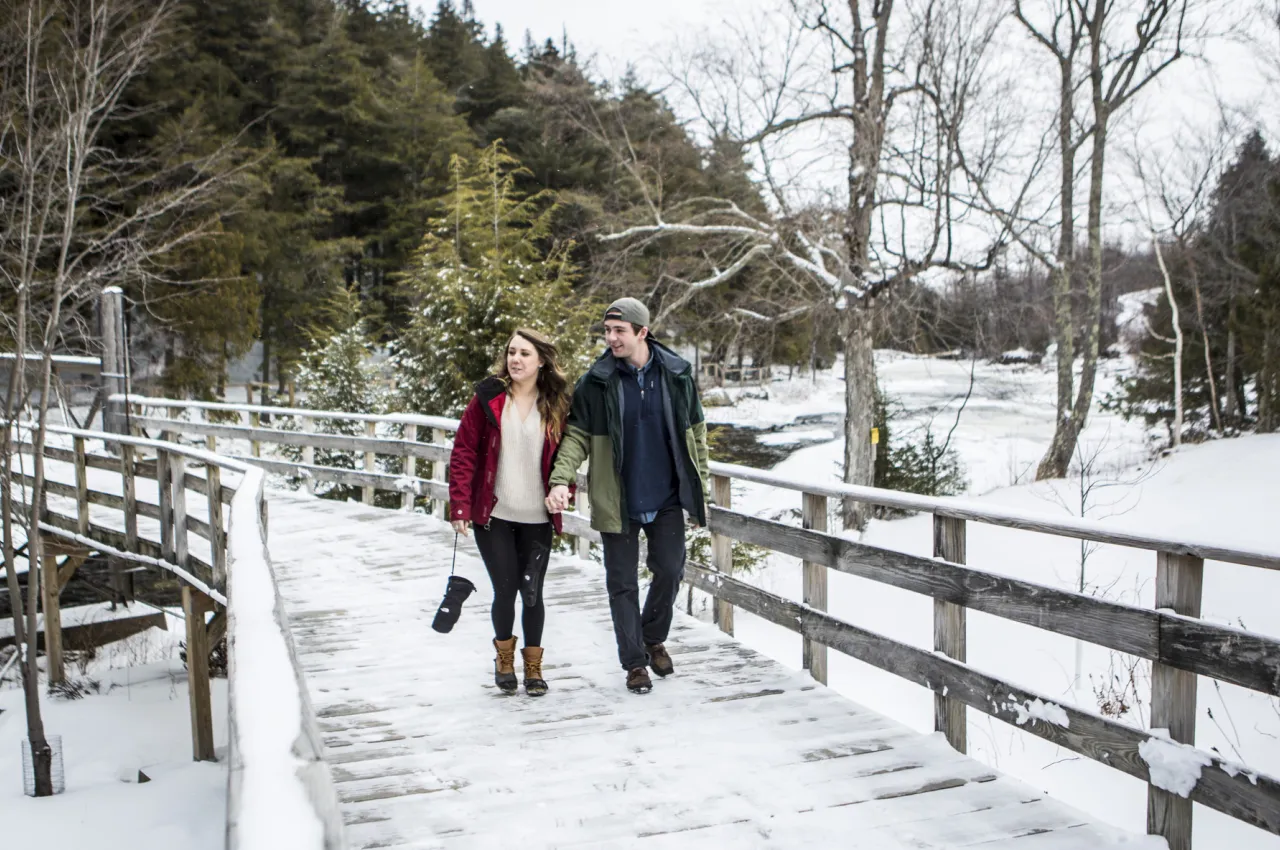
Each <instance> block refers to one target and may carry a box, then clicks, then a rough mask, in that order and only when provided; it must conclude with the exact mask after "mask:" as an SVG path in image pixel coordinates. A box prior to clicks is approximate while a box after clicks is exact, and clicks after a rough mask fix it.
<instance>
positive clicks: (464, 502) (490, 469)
mask: <svg viewBox="0 0 1280 850" xmlns="http://www.w3.org/2000/svg"><path fill="white" fill-rule="evenodd" d="M506 403H507V391H506V386H505V385H504V384H503V383H502V381H501V380H499V379H498V378H496V377H493V376H490V377H488V378H485V379H484V380H483V381H481V382H480V383H479V384H477V385H476V394H475V395H474V396H472V398H471V401H470V402H469V403H468V404H467V409H466V410H465V411H464V412H463V414H462V422H461V423H459V425H458V433H457V434H456V435H455V436H454V438H453V452H452V454H450V456H449V519H450V520H460V519H462V520H470V521H471V523H472V524H473V525H488V524H489V517H490V515H491V514H492V513H493V508H494V505H496V504H498V498H497V496H495V495H494V485H495V481H496V479H497V477H498V452H499V451H501V449H502V425H501V422H502V409H503V407H504V406H505V405H506ZM563 429H564V423H563V422H562V423H560V431H561V433H563ZM559 445H560V441H559V439H553V438H552V436H551V433H550V432H549V431H548V433H547V434H546V436H545V439H544V440H543V443H542V488H543V492H544V493H548V492H550V491H551V483H550V481H551V465H552V462H553V461H554V460H555V456H556V449H557V448H558V447H559ZM551 524H552V525H553V526H554V527H555V530H556V532H557V533H559V532H560V531H561V521H560V514H558V513H554V514H552V515H551Z"/></svg>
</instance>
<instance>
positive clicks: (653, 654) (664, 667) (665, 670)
mask: <svg viewBox="0 0 1280 850" xmlns="http://www.w3.org/2000/svg"><path fill="white" fill-rule="evenodd" d="M645 649H646V650H647V651H648V652H649V669H651V670H653V672H655V673H657V674H658V675H659V676H663V677H666V676H670V675H671V674H672V673H674V672H676V666H675V665H674V664H672V663H671V656H670V655H669V654H667V647H666V646H665V645H664V644H661V643H655V644H654V645H653V646H646V647H645Z"/></svg>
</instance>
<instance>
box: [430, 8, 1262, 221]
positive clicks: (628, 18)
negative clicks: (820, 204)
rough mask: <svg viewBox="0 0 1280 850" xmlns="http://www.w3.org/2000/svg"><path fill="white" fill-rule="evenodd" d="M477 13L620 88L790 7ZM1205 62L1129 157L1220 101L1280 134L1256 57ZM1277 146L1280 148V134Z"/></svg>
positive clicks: (1234, 12) (1153, 103)
mask: <svg viewBox="0 0 1280 850" xmlns="http://www.w3.org/2000/svg"><path fill="white" fill-rule="evenodd" d="M415 2H416V3H417V5H418V6H419V7H420V8H421V9H422V10H423V12H424V13H425V14H426V15H427V16H428V17H429V16H430V15H431V13H432V12H433V11H434V9H435V6H436V0H415ZM455 2H459V3H460V2H461V0H455ZM1209 2H1210V3H1211V5H1210V8H1212V9H1213V12H1214V14H1213V17H1212V18H1211V20H1212V21H1213V24H1214V25H1215V26H1222V27H1226V26H1228V24H1226V23H1225V22H1226V21H1228V20H1231V21H1233V22H1234V21H1239V20H1240V17H1239V16H1240V15H1241V13H1243V12H1244V10H1246V9H1254V8H1257V3H1258V0H1209ZM473 3H474V6H475V10H476V16H477V17H478V18H479V20H480V21H481V22H483V24H484V25H485V27H486V29H487V31H488V34H489V35H492V32H493V26H494V24H499V23H500V24H501V25H502V26H503V29H504V30H505V32H506V35H507V39H508V43H509V44H511V46H512V50H513V52H517V53H518V51H519V49H520V47H521V45H522V44H523V42H524V34H525V32H526V31H528V32H530V33H531V34H532V35H533V37H534V39H535V40H536V41H538V42H541V41H543V40H544V39H546V38H553V39H555V40H556V41H559V40H560V38H561V36H562V34H563V33H565V32H567V34H568V36H569V39H570V40H571V41H572V42H573V43H574V44H575V45H576V47H577V49H578V54H579V57H580V58H582V59H590V60H592V61H591V65H592V69H593V71H594V75H595V76H596V77H597V78H605V79H612V80H616V79H617V78H618V77H619V76H620V75H621V73H622V72H623V71H624V70H625V69H626V67H627V66H628V65H629V64H635V65H637V66H638V67H639V68H640V71H641V77H642V79H646V80H649V81H651V82H656V81H658V77H660V76H661V75H660V73H659V72H658V69H657V67H656V65H655V62H654V58H655V57H656V56H658V55H661V54H662V53H664V52H665V50H664V48H668V49H669V48H670V46H671V45H672V44H673V43H674V42H675V41H676V40H677V39H682V38H683V39H688V38H690V37H696V36H697V35H698V33H699V32H700V31H702V30H705V29H709V28H713V27H714V26H715V24H716V23H717V22H719V21H722V20H724V19H726V18H728V19H736V20H742V19H743V17H744V16H750V14H751V12H753V11H755V10H764V9H774V8H777V7H778V6H780V5H781V4H782V0H473ZM1255 20H1256V19H1255ZM1257 23H1258V24H1261V21H1257ZM1261 29H1262V31H1265V30H1266V28H1265V27H1262V28H1261ZM1272 43H1273V44H1274V43H1275V42H1274V41H1273V42H1272ZM1275 49H1276V48H1273V52H1274V50H1275ZM1204 59H1205V60H1207V61H1204V62H1194V61H1188V60H1184V61H1183V62H1180V63H1178V65H1177V66H1175V67H1174V68H1172V69H1170V71H1169V72H1168V73H1166V74H1164V75H1162V77H1161V79H1160V80H1159V82H1158V83H1157V84H1156V85H1155V86H1154V87H1153V88H1152V89H1151V90H1150V91H1149V92H1148V93H1146V95H1145V96H1144V97H1142V98H1140V99H1139V101H1140V102H1139V103H1136V104H1134V108H1133V109H1131V110H1129V111H1128V114H1127V115H1126V116H1125V122H1126V123H1128V124H1129V125H1130V132H1129V133H1128V134H1124V133H1123V130H1124V128H1122V127H1117V128H1116V129H1117V131H1121V132H1119V133H1118V135H1128V137H1129V141H1128V142H1127V143H1124V144H1125V146H1126V147H1130V148H1131V147H1132V146H1133V145H1134V142H1133V141H1132V139H1133V137H1134V136H1133V129H1136V127H1141V128H1142V130H1141V131H1139V135H1140V136H1141V137H1142V139H1143V141H1142V142H1140V143H1138V144H1139V146H1140V147H1141V148H1144V149H1146V150H1147V151H1148V153H1147V155H1148V156H1151V155H1153V154H1154V149H1165V150H1170V151H1171V152H1172V151H1177V150H1178V148H1179V147H1180V145H1181V144H1182V143H1183V141H1184V138H1185V137H1186V136H1187V134H1188V131H1189V130H1188V128H1189V127H1194V126H1200V127H1207V126H1213V125H1215V124H1216V123H1217V121H1218V117H1219V114H1220V113H1219V111H1218V108H1217V105H1216V103H1215V100H1216V98H1217V97H1220V96H1221V97H1225V99H1227V100H1229V101H1232V102H1233V103H1235V104H1236V105H1238V106H1246V105H1252V106H1253V108H1252V109H1248V110H1247V111H1248V112H1250V113H1251V114H1253V115H1254V116H1256V117H1257V118H1260V119H1262V120H1263V121H1264V122H1265V123H1270V124H1273V125H1280V121H1278V120H1277V118H1280V115H1278V113H1280V110H1278V109H1277V107H1276V105H1275V101H1274V98H1273V96H1272V95H1270V94H1269V93H1268V91H1267V89H1268V87H1267V86H1266V85H1265V83H1263V81H1262V80H1261V79H1260V77H1259V73H1258V67H1259V66H1258V62H1257V54H1256V53H1255V52H1253V51H1252V50H1250V49H1248V48H1246V47H1243V46H1242V45H1241V44H1240V43H1239V42H1235V41H1233V42H1226V41H1217V42H1215V43H1213V44H1211V45H1210V46H1209V48H1208V50H1207V51H1206V56H1205V57H1204ZM1206 71H1208V73H1206ZM1272 129H1273V130H1275V129H1276V126H1273V128H1272ZM1201 132H1202V131H1201ZM1272 136H1273V138H1274V136H1275V133H1272ZM837 153H839V151H837ZM1116 153H1117V154H1119V153H1120V151H1119V150H1117V151H1116ZM1154 155H1155V156H1156V157H1157V158H1159V156H1160V154H1154ZM1109 160H1110V161H1111V163H1112V173H1113V175H1114V176H1115V177H1118V178H1119V181H1120V183H1121V184H1122V185H1121V186H1115V187H1114V188H1113V189H1112V190H1111V191H1110V192H1109V194H1111V195H1112V196H1113V201H1120V202H1121V203H1123V200H1122V199H1121V197H1119V196H1123V195H1126V194H1129V193H1127V192H1126V191H1125V190H1124V187H1123V184H1124V183H1126V182H1128V181H1127V180H1126V179H1125V177H1124V176H1123V175H1122V174H1118V173H1116V172H1122V171H1123V163H1122V162H1121V161H1120V160H1121V158H1120V157H1118V156H1117V157H1109ZM823 182H825V181H823ZM1117 190H1119V191H1117Z"/></svg>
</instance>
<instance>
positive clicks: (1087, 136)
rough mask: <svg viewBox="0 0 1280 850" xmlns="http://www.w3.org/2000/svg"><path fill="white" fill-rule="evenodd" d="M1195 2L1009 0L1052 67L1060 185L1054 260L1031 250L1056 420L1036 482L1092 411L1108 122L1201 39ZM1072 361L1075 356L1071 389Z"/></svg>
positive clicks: (1064, 462)
mask: <svg viewBox="0 0 1280 850" xmlns="http://www.w3.org/2000/svg"><path fill="white" fill-rule="evenodd" d="M1199 5H1200V4H1199V3H1198V2H1197V0H1141V3H1140V4H1138V5H1137V6H1136V7H1133V8H1129V7H1123V6H1121V5H1120V4H1117V3H1116V2H1115V0H1014V15H1015V17H1016V18H1017V19H1018V21H1019V23H1020V24H1021V25H1022V27H1023V29H1024V30H1025V32H1026V33H1027V34H1028V35H1029V36H1030V38H1031V39H1032V40H1033V42H1034V43H1035V44H1037V45H1039V46H1040V47H1042V48H1043V49H1044V50H1045V51H1047V52H1048V54H1049V56H1050V61H1051V62H1052V63H1053V64H1054V65H1056V67H1057V70H1058V98H1057V106H1056V110H1055V114H1054V115H1053V124H1054V125H1055V128H1056V132H1057V152H1058V158H1059V162H1058V169H1059V171H1058V175H1059V178H1060V186H1059V189H1058V192H1057V202H1058V222H1057V240H1056V243H1057V247H1056V249H1055V250H1054V251H1053V252H1052V253H1050V252H1049V251H1047V250H1044V249H1037V250H1034V251H1033V253H1034V254H1035V255H1036V256H1037V257H1038V258H1040V259H1041V260H1042V261H1043V262H1044V263H1045V265H1046V266H1047V267H1048V268H1049V269H1050V270H1051V272H1052V274H1053V277H1054V325H1055V329H1056V337H1057V346H1058V350H1057V356H1058V394H1057V417H1056V424H1055V429H1054V436H1053V442H1052V443H1051V444H1050V446H1049V449H1048V451H1046V453H1045V456H1044V459H1043V460H1042V461H1041V462H1040V466H1039V469H1038V470H1037V472H1036V477H1037V478H1041V479H1043V478H1057V477H1061V476H1063V475H1065V474H1066V472H1067V468H1068V466H1069V464H1070V461H1071V458H1072V455H1073V454H1074V452H1075V446H1076V442H1077V441H1078V440H1079V437H1080V432H1081V431H1083V430H1084V427H1085V424H1086V423H1087V421H1088V418H1089V411H1090V409H1091V408H1092V406H1093V393H1094V382H1095V378H1096V376H1097V366H1098V354H1099V342H1100V337H1101V323H1102V313H1103V311H1102V255H1103V243H1102V222H1103V212H1104V209H1103V189H1104V181H1105V176H1106V164H1107V159H1106V156H1107V148H1108V144H1109V141H1110V139H1109V134H1110V132H1111V128H1112V125H1113V121H1114V120H1115V119H1116V117H1117V116H1118V115H1120V114H1121V113H1122V112H1123V110H1124V109H1125V108H1126V107H1127V106H1129V105H1130V104H1131V103H1132V101H1133V99H1134V98H1135V97H1137V95H1138V94H1140V93H1141V92H1142V91H1144V90H1145V89H1147V88H1148V87H1149V86H1150V85H1151V84H1152V83H1153V82H1154V81H1155V80H1156V79H1157V78H1158V77H1159V76H1160V74H1161V73H1163V72H1164V71H1165V70H1167V69H1168V68H1169V67H1170V66H1171V65H1172V64H1174V63H1175V62H1177V61H1178V60H1179V59H1180V58H1182V57H1183V56H1184V55H1185V53H1186V52H1187V49H1188V46H1189V45H1190V44H1191V43H1193V42H1194V41H1196V40H1197V39H1198V37H1199V35H1200V34H1199V32H1193V31H1192V29H1191V27H1190V26H1189V24H1188V21H1189V16H1190V15H1192V14H1193V13H1194V12H1195V11H1196V8H1197V6H1199ZM1081 156H1084V157H1085V159H1086V161H1087V165H1088V183H1087V184H1086V186H1087V201H1086V206H1087V220H1086V225H1085V237H1086V240H1087V245H1088V247H1087V252H1088V253H1087V256H1086V257H1084V258H1081V257H1078V256H1077V253H1076V239H1077V237H1076V215H1077V200H1076V184H1077V179H1078V175H1079V172H1078V168H1079V167H1080V163H1079V159H1080V157H1081ZM1024 244H1026V242H1025V241H1024ZM1080 279H1083V281H1084V293H1083V295H1084V298H1083V302H1084V315H1083V316H1082V317H1077V316H1076V315H1075V311H1074V309H1073V304H1074V302H1075V300H1076V298H1077V295H1078V293H1077V292H1076V286H1077V283H1076V282H1077V280H1080ZM1078 319H1080V320H1081V321H1080V322H1079V324H1078V323H1077V320H1078ZM1081 326H1082V329H1081ZM1077 355H1079V357H1080V359H1081V370H1080V381H1079V384H1078V385H1077V383H1076V380H1075V361H1076V357H1077Z"/></svg>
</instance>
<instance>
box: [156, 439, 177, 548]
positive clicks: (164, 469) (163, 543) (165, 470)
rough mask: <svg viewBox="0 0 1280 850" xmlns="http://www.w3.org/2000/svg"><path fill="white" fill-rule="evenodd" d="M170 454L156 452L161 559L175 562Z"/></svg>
mask: <svg viewBox="0 0 1280 850" xmlns="http://www.w3.org/2000/svg"><path fill="white" fill-rule="evenodd" d="M169 482H170V475H169V453H168V452H167V451H164V450H163V449H161V450H160V451H158V452H156V491H157V493H158V495H159V497H160V557H161V558H164V559H165V560H166V561H170V562H172V561H173V557H174V554H173V553H174V541H173V487H171V486H170V484H169Z"/></svg>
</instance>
